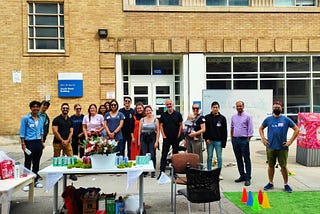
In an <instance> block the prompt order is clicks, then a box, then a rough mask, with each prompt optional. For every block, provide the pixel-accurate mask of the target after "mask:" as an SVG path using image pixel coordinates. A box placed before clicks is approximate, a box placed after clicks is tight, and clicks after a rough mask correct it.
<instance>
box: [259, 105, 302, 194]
mask: <svg viewBox="0 0 320 214" xmlns="http://www.w3.org/2000/svg"><path fill="white" fill-rule="evenodd" d="M282 107H283V104H282V102H280V101H275V102H273V106H272V110H273V111H272V116H270V117H267V118H266V119H264V121H263V122H262V124H261V126H260V128H259V134H260V137H261V140H262V142H263V144H264V145H265V146H266V152H267V160H268V178H269V183H268V184H267V185H266V186H265V187H264V190H265V191H268V190H270V189H273V177H274V171H275V165H276V162H277V160H278V162H279V165H280V167H281V174H282V177H283V181H284V190H285V191H286V192H289V193H291V192H292V188H291V187H290V186H289V185H288V172H287V160H288V150H289V146H290V145H291V144H292V143H293V141H294V140H295V139H296V138H297V136H298V134H299V128H298V127H297V125H296V124H295V123H294V122H293V121H292V120H291V119H290V118H288V117H286V116H283V115H281V112H282ZM266 127H268V134H267V138H266V137H265V135H264V132H263V130H264V129H265V128H266ZM289 127H290V128H292V129H293V131H294V133H293V135H292V136H291V138H290V139H289V140H287V133H288V129H289Z"/></svg>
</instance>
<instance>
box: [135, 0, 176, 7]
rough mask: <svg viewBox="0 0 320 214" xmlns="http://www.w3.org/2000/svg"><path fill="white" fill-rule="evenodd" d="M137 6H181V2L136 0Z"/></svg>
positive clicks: (171, 0)
mask: <svg viewBox="0 0 320 214" xmlns="http://www.w3.org/2000/svg"><path fill="white" fill-rule="evenodd" d="M136 5H156V6H159V5H161V6H162V5H180V1H179V0H136Z"/></svg>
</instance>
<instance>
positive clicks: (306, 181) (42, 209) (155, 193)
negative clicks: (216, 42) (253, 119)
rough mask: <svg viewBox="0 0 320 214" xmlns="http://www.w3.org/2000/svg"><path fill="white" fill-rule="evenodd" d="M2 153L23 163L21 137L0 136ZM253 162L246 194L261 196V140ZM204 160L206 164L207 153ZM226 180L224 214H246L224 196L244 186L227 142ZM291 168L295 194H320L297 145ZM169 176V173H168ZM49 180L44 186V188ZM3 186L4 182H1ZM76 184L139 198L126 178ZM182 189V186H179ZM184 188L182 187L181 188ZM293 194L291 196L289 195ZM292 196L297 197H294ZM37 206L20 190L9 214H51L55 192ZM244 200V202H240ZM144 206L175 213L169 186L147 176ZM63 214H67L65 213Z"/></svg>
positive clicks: (46, 159)
mask: <svg viewBox="0 0 320 214" xmlns="http://www.w3.org/2000/svg"><path fill="white" fill-rule="evenodd" d="M51 142H52V136H49V137H48V139H47V142H46V148H45V149H44V152H43V156H42V158H41V164H40V168H41V169H42V168H44V167H46V166H48V165H50V164H51V162H52V156H53V149H52V143H51ZM0 151H4V152H6V153H7V154H8V155H9V156H10V157H11V158H13V159H14V160H16V161H20V162H21V163H23V161H24V156H23V153H22V150H21V147H20V144H19V139H18V136H0ZM250 151H251V161H252V180H251V185H250V186H249V187H246V188H247V191H252V192H258V191H259V190H260V189H263V187H264V186H265V185H266V184H267V182H268V179H267V164H266V154H265V147H264V146H263V144H262V143H261V142H260V140H252V141H251V142H250ZM203 154H204V160H206V151H205V152H204V153H203ZM160 156H161V154H160V151H157V164H158V163H160V161H159V160H160ZM222 156H223V167H222V176H223V180H221V182H220V189H221V193H222V194H221V196H222V199H221V202H222V212H223V213H226V214H229V213H230V214H234V213H243V212H242V211H241V210H240V209H238V208H237V207H236V206H235V205H234V204H233V203H231V202H230V201H229V200H227V199H226V198H225V197H224V196H223V192H242V189H243V187H244V183H235V182H234V180H235V179H237V178H238V177H239V174H238V170H237V166H236V164H235V157H234V154H233V150H232V145H231V142H230V141H228V142H227V146H226V148H225V149H224V150H223V153H222ZM288 168H289V169H290V171H292V172H293V173H294V175H293V176H289V184H290V186H291V187H292V189H293V191H320V182H319V181H320V170H319V169H320V167H307V166H303V165H301V164H298V163H296V144H293V145H292V146H291V147H290V151H289V157H288ZM166 172H167V174H169V170H167V171H166ZM158 173H159V164H158V165H157V174H158ZM45 179H46V178H45V177H44V178H43V180H42V183H43V184H44V186H45V183H46V180H45ZM0 182H1V181H0ZM69 184H73V185H74V186H75V187H76V188H79V187H84V188H87V187H99V188H101V192H103V193H114V192H116V193H117V195H118V196H119V195H122V196H124V195H127V194H137V193H138V185H137V184H135V185H133V187H131V188H130V189H129V190H128V191H126V175H124V174H123V175H121V176H117V175H98V174H97V175H80V176H78V180H77V181H71V180H70V179H68V181H67V185H69ZM274 185H275V187H274V190H272V191H284V190H283V180H282V176H281V172H280V168H278V169H277V170H276V172H275V179H274ZM178 188H179V186H178ZM181 188H183V187H181ZM61 194H62V182H60V184H59V195H61ZM288 194H290V193H288ZM291 194H294V192H293V193H291ZM34 195H35V197H34V203H29V202H28V194H27V193H26V192H24V191H22V190H20V191H19V190H18V191H16V192H15V193H13V194H12V197H11V208H10V213H12V214H20V213H23V214H38V213H39V214H40V213H52V207H53V190H52V189H51V190H49V191H48V192H46V190H45V188H35V194H34ZM239 200H241V198H239ZM58 202H59V207H60V208H61V207H62V206H63V198H62V197H60V198H59V201H58ZM144 202H145V207H146V212H147V213H173V212H171V207H170V184H164V185H159V184H158V183H157V180H156V179H155V178H151V177H150V176H147V177H146V178H145V179H144ZM104 206H105V205H104V202H103V201H100V202H99V207H100V209H104ZM187 210H188V209H187V201H186V199H185V198H184V197H182V196H178V197H177V213H187ZM191 210H192V213H208V207H207V211H206V212H203V204H191ZM211 210H212V211H213V213H215V212H218V203H217V202H213V203H211ZM64 211H65V212H64V213H67V212H66V210H64Z"/></svg>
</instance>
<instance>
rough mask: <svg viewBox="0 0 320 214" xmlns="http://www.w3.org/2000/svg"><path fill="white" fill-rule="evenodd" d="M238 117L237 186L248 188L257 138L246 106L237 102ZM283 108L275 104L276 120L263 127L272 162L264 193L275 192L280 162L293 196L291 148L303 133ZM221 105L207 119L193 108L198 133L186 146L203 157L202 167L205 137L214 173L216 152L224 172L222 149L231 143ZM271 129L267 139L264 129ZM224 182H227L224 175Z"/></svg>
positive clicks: (234, 122) (234, 127) (234, 128)
mask: <svg viewBox="0 0 320 214" xmlns="http://www.w3.org/2000/svg"><path fill="white" fill-rule="evenodd" d="M235 107H236V110H237V113H236V114H234V115H232V117H231V125H230V137H231V143H232V147H233V151H234V155H235V158H236V162H237V167H238V172H239V174H240V177H239V178H237V179H236V180H235V182H236V183H239V182H244V185H245V186H249V185H251V171H252V166H251V159H250V143H249V142H250V139H251V137H252V136H253V122H252V116H251V115H249V114H248V113H246V112H245V111H244V102H243V101H240V100H239V101H237V102H236V103H235ZM282 107H283V104H282V102H280V101H275V102H274V103H273V106H272V110H273V111H272V116H270V117H267V118H266V119H265V120H264V121H263V122H262V124H261V126H260V127H259V134H260V136H261V139H262V142H263V144H264V145H265V146H266V154H267V162H268V180H269V182H268V184H267V185H266V186H265V187H264V190H266V191H267V190H270V189H273V178H274V171H275V165H276V163H277V161H278V162H279V165H280V167H281V174H282V176H283V180H284V190H285V191H286V192H292V188H291V187H290V186H289V185H288V169H287V158H288V147H289V146H290V145H291V144H292V143H293V141H294V140H295V139H296V137H297V136H298V133H299V128H298V127H297V126H296V124H295V123H294V122H293V121H292V120H291V119H290V118H288V117H286V116H283V115H282V114H281V112H282ZM219 110H220V105H219V103H218V102H216V101H214V102H212V104H211V112H210V113H209V114H207V115H205V116H201V115H200V113H199V105H198V104H194V105H193V106H192V111H193V114H191V115H189V117H188V120H187V121H186V122H185V124H187V122H188V121H189V120H191V122H192V123H193V127H194V130H192V129H191V130H192V131H191V132H189V133H187V135H186V144H187V151H188V152H192V153H196V154H199V157H200V162H201V163H202V151H203V149H202V141H203V139H202V137H201V134H203V138H204V141H205V143H206V149H207V169H208V170H211V169H212V158H213V151H214V150H216V156H217V167H218V168H222V149H223V148H225V147H226V142H227V135H228V134H227V120H226V118H225V117H224V116H223V115H222V114H221V113H220V112H219ZM265 128H268V134H267V138H266V137H265V135H264V129H265ZM289 128H292V129H293V131H294V133H293V135H292V136H291V138H290V139H289V140H287V132H288V129H289ZM220 179H223V178H222V176H221V175H220Z"/></svg>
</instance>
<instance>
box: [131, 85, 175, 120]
mask: <svg viewBox="0 0 320 214" xmlns="http://www.w3.org/2000/svg"><path fill="white" fill-rule="evenodd" d="M131 97H132V100H133V103H134V104H136V103H137V102H142V103H143V104H144V105H150V106H151V107H152V108H153V109H154V111H155V113H156V115H157V116H159V115H160V114H161V113H162V112H163V111H165V110H166V107H165V102H166V100H167V99H172V98H173V86H172V84H170V83H167V82H166V83H157V82H151V83H144V84H141V83H133V84H132V87H131Z"/></svg>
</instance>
